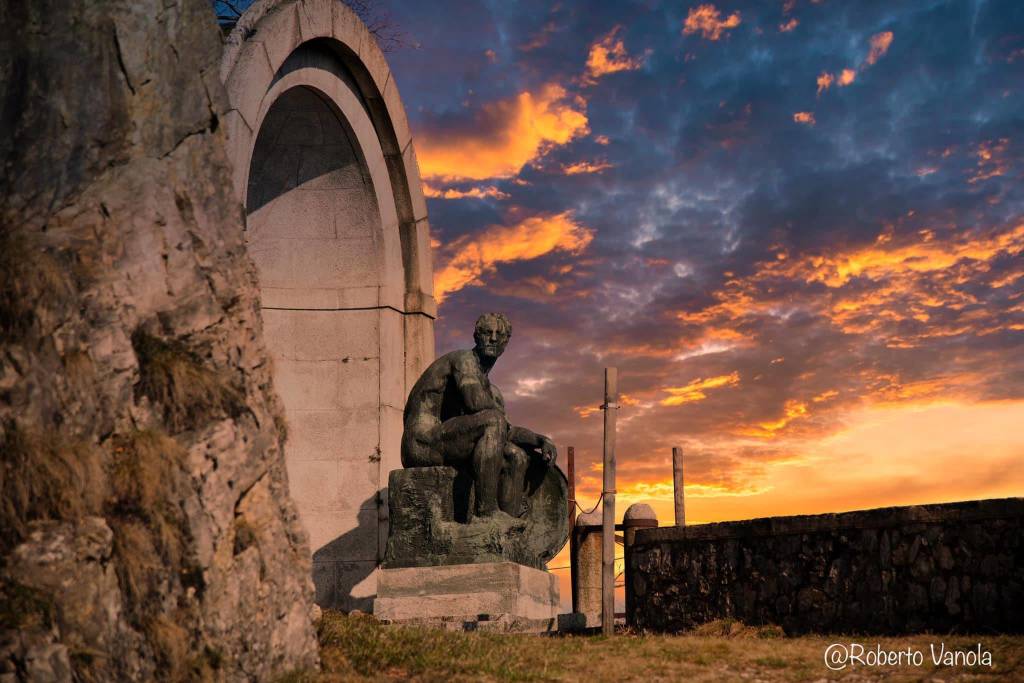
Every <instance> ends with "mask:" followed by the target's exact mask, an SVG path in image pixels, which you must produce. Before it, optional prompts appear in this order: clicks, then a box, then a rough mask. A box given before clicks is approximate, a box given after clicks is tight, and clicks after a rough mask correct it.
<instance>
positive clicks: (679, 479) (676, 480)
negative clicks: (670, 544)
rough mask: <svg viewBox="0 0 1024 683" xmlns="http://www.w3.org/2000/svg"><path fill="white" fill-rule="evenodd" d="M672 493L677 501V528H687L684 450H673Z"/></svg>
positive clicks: (676, 447)
mask: <svg viewBox="0 0 1024 683" xmlns="http://www.w3.org/2000/svg"><path fill="white" fill-rule="evenodd" d="M672 492H673V494H674V495H675V501H676V526H686V498H685V497H684V493H683V449H682V448H679V447H678V446H675V447H673V448H672Z"/></svg>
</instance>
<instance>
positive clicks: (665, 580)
mask: <svg viewBox="0 0 1024 683" xmlns="http://www.w3.org/2000/svg"><path fill="white" fill-rule="evenodd" d="M1022 525H1024V499H1021V498H1007V499H997V500H980V501H968V502H964V503H947V504H941V505H920V506H914V507H896V508H881V509H877V510H864V511H859V512H846V513H841V514H828V515H813V516H798V517H770V518H765V519H754V520H749V521H744V522H722V523H719V524H701V525H697V526H689V527H682V528H680V527H662V528H660V529H641V530H639V531H637V532H636V541H635V544H634V545H633V546H632V549H631V551H630V552H629V553H628V554H627V558H628V559H627V564H626V592H627V596H626V604H627V605H628V606H629V608H628V614H627V618H628V619H629V621H630V623H632V624H633V625H634V626H637V627H639V628H641V629H647V630H652V631H680V630H685V629H689V628H693V627H695V626H699V625H701V624H703V623H705V622H708V621H712V620H715V619H724V618H731V619H738V620H740V621H742V622H745V623H748V624H759V625H760V624H777V625H780V626H782V627H784V628H785V630H786V631H787V633H805V632H815V633H822V632H833V633H890V634H896V633H919V632H922V631H930V632H933V633H947V632H960V633H992V632H1014V633H1020V632H1022V631H1024V616H1022V613H1021V610H1020V605H1021V604H1022V601H1024V535H1022V533H1021V531H1022Z"/></svg>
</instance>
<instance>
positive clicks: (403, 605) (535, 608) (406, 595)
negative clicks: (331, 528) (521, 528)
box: [373, 562, 560, 633]
mask: <svg viewBox="0 0 1024 683" xmlns="http://www.w3.org/2000/svg"><path fill="white" fill-rule="evenodd" d="M559 597H560V596H559V591H558V580H557V579H556V578H555V576H554V575H552V574H549V573H548V572H546V571H542V570H540V569H533V568H532V567H526V566H524V565H521V564H516V563H514V562H494V563H483V564H455V565H446V566H440V567H406V568H401V569H382V570H380V576H379V578H378V583H377V598H376V600H374V602H373V612H374V616H376V617H377V618H378V619H380V620H382V621H385V622H388V623H402V624H425V625H431V626H438V627H442V628H447V629H457V630H475V629H493V630H499V631H508V632H513V631H514V632H530V633H536V632H546V631H554V630H556V629H557V625H558V608H559Z"/></svg>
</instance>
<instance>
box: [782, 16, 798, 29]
mask: <svg viewBox="0 0 1024 683" xmlns="http://www.w3.org/2000/svg"><path fill="white" fill-rule="evenodd" d="M799 25H800V20H799V19H797V18H796V17H793V18H792V19H790V20H789V21H787V22H786V23H784V24H779V32H780V33H789V32H790V31H792V30H793V29H795V28H796V27H797V26H799Z"/></svg>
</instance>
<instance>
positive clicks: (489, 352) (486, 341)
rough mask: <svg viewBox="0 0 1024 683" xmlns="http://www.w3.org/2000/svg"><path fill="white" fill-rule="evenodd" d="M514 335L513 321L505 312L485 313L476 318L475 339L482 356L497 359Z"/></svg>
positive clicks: (478, 351) (477, 350)
mask: <svg viewBox="0 0 1024 683" xmlns="http://www.w3.org/2000/svg"><path fill="white" fill-rule="evenodd" d="M511 337H512V323H510V322H509V320H508V318H507V317H506V316H505V314H504V313H484V314H483V315H482V316H480V317H479V318H477V319H476V327H475V328H473V339H474V341H476V352H477V354H479V355H480V357H481V358H491V359H497V358H498V356H500V355H501V354H502V353H504V351H505V347H506V346H508V340H509V339H510V338H511Z"/></svg>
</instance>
